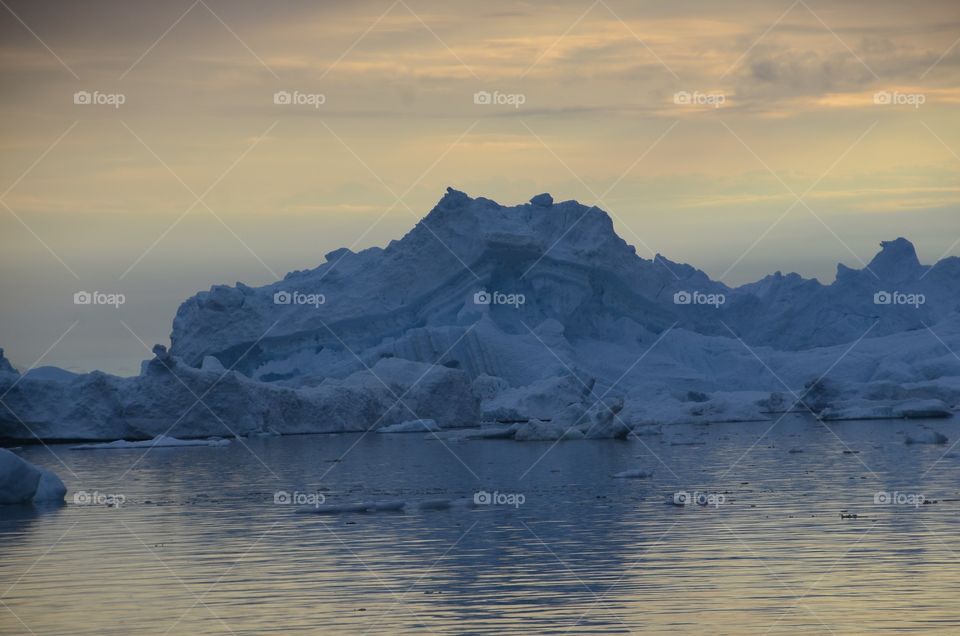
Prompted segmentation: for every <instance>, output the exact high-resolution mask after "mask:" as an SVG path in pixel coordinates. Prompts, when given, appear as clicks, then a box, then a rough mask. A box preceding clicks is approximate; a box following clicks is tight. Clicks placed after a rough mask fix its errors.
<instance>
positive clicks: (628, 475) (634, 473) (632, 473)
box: [613, 468, 653, 479]
mask: <svg viewBox="0 0 960 636" xmlns="http://www.w3.org/2000/svg"><path fill="white" fill-rule="evenodd" d="M613 477H615V478H616V479H648V478H650V477H653V473H651V472H647V471H645V470H640V469H639V468H632V469H630V470H624V471H622V472H619V473H617V474H615V475H613Z"/></svg>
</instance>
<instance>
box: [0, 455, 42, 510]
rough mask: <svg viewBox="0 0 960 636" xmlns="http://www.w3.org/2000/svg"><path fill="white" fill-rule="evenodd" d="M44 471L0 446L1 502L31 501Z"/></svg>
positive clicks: (20, 502) (18, 502) (17, 502)
mask: <svg viewBox="0 0 960 636" xmlns="http://www.w3.org/2000/svg"><path fill="white" fill-rule="evenodd" d="M41 475H42V473H41V472H40V469H39V468H37V467H36V466H34V465H33V464H31V463H30V462H28V461H26V460H24V459H22V458H20V457H18V456H17V455H15V454H13V453H11V452H10V451H8V450H6V449H4V448H0V504H22V503H29V502H30V500H31V499H33V496H34V494H35V493H36V492H37V485H38V484H39V483H40V477H41Z"/></svg>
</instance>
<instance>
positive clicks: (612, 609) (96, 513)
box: [0, 417, 960, 636]
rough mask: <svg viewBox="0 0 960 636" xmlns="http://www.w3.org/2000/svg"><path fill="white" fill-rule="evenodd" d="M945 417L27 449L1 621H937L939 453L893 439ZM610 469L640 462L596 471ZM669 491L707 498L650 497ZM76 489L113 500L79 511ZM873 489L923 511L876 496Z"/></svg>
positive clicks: (957, 507) (949, 624) (903, 624)
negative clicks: (402, 508) (583, 434)
mask: <svg viewBox="0 0 960 636" xmlns="http://www.w3.org/2000/svg"><path fill="white" fill-rule="evenodd" d="M957 424H958V422H957V420H956V419H954V420H949V421H942V420H941V421H930V422H927V423H925V424H924V423H905V422H900V421H894V422H890V421H887V422H849V423H835V424H832V425H831V428H832V429H833V431H834V432H835V433H836V435H834V433H831V432H830V431H829V430H827V429H826V428H825V427H824V426H823V425H822V424H819V423H817V422H815V421H811V420H809V419H805V418H801V417H790V418H787V419H785V420H783V421H782V422H780V423H779V424H778V425H777V426H776V427H775V428H774V429H773V430H772V431H770V432H769V434H768V435H767V436H766V437H764V438H763V439H762V440H760V441H759V442H758V438H760V436H761V434H763V433H764V431H766V430H767V428H768V427H769V426H770V423H756V424H723V425H712V426H690V427H675V428H671V429H665V432H664V433H663V434H661V435H654V436H649V437H647V436H645V437H642V438H641V440H631V441H607V440H602V441H581V442H561V443H559V444H555V445H554V444H553V443H552V442H544V443H539V442H536V443H531V442H527V443H517V442H512V441H498V440H483V441H480V440H478V441H462V442H446V443H445V444H444V443H441V442H438V441H432V440H428V439H425V438H424V436H423V435H420V434H413V435H389V436H388V435H375V434H370V435H366V436H361V435H334V436H330V435H314V436H301V437H285V438H268V439H253V440H244V443H243V444H241V443H238V442H236V441H235V442H233V443H232V444H230V446H228V447H225V448H181V449H154V450H151V451H150V452H149V453H147V454H145V455H144V453H143V451H142V450H127V451H86V452H84V451H70V450H68V448H67V447H65V446H52V447H50V449H51V450H52V451H53V452H54V453H56V457H55V456H54V455H53V454H51V452H50V450H47V449H44V448H43V447H39V446H38V447H30V448H26V449H25V450H24V451H23V452H22V455H23V456H24V457H26V458H27V459H29V460H30V461H33V462H35V463H37V464H40V465H43V466H47V467H50V468H52V469H54V470H56V471H57V473H58V474H60V475H61V476H62V477H63V478H64V481H65V482H66V483H67V486H68V488H69V489H70V493H69V494H68V496H67V499H68V503H67V504H66V505H64V506H58V507H52V508H46V509H36V510H34V509H23V508H21V507H9V506H8V507H4V508H0V601H2V605H0V633H2V634H8V633H10V634H19V633H25V634H30V633H35V634H38V635H40V634H43V635H45V634H64V635H67V634H69V635H71V636H75V635H80V634H122V635H128V634H191V635H193V634H261V633H278V634H293V633H304V634H364V633H368V634H395V633H417V634H422V633H438V634H489V633H497V634H513V633H515V634H531V633H570V634H591V633H631V632H633V633H645V634H649V633H698V634H703V633H707V634H768V633H769V634H797V633H812V634H819V633H826V634H829V633H835V634H847V633H872V634H876V633H884V632H901V633H915V632H922V631H929V632H933V633H960V600H958V599H960V564H958V555H960V514H958V512H960V457H958V456H957V455H955V454H954V453H953V452H948V451H949V447H950V445H949V444H948V445H947V446H929V445H912V446H908V445H905V444H904V442H903V440H904V434H905V433H913V434H916V433H917V432H918V431H920V430H921V429H922V427H924V426H929V427H931V428H934V429H936V430H938V431H941V432H943V433H944V434H946V435H947V436H948V437H949V438H950V443H951V444H952V443H953V442H954V441H955V440H957V439H958V437H960V426H957ZM841 440H842V441H841ZM244 444H245V445H244ZM791 450H792V451H794V452H790V451H791ZM797 451H800V452H797ZM845 451H846V452H845ZM945 453H946V454H947V455H946V457H944V454H945ZM57 457H59V458H60V459H62V461H63V462H64V463H65V464H66V466H64V465H63V464H61V463H60V462H59V461H58V460H57ZM938 460H939V461H938ZM68 468H69V470H68ZM633 468H641V469H645V470H650V471H652V472H653V476H652V477H651V478H649V479H614V478H612V477H611V475H612V474H614V473H617V472H620V471H623V470H627V469H633ZM71 471H72V472H71ZM479 490H485V491H488V492H491V493H492V492H494V491H496V492H498V493H500V494H501V495H504V494H519V495H522V499H523V503H522V505H506V504H505V505H485V506H478V507H476V508H469V507H458V508H454V509H451V510H412V511H409V512H380V513H366V514H339V515H331V516H326V515H304V514H296V513H295V510H296V508H297V506H295V505H284V504H276V503H274V497H275V493H276V492H277V491H286V492H289V493H293V492H299V493H303V494H314V493H321V494H323V495H324V497H325V503H324V504H322V505H327V506H329V505H337V504H341V503H353V502H359V501H370V500H405V501H408V502H411V503H416V502H422V501H425V500H433V499H438V498H456V497H468V498H470V499H471V500H472V499H473V495H474V493H475V492H476V491H479ZM680 490H683V491H688V492H691V493H692V492H694V491H697V490H699V491H702V492H709V493H711V494H713V495H715V496H714V500H715V501H720V500H721V499H722V504H719V505H716V506H703V507H701V506H695V505H694V506H688V507H675V506H672V505H668V504H666V503H665V499H666V498H671V497H672V495H673V493H674V492H676V491H680ZM78 491H84V492H87V493H94V492H96V493H99V494H100V495H112V494H116V495H122V496H123V498H124V501H123V503H122V505H120V506H119V507H116V506H113V507H111V506H108V505H95V504H94V505H78V504H75V503H74V502H73V496H74V493H76V492H78ZM878 491H886V492H890V493H891V495H893V493H894V492H896V493H899V494H900V496H901V500H902V501H906V497H907V496H910V495H923V496H924V497H925V498H926V499H928V500H936V501H937V503H933V504H925V505H919V506H914V505H909V504H907V503H901V504H891V505H877V504H875V503H874V498H875V494H876V493H877V492H878ZM719 495H722V497H720V496H719ZM91 497H92V495H91ZM841 514H856V515H858V516H857V517H856V518H841Z"/></svg>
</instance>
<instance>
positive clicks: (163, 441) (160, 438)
mask: <svg viewBox="0 0 960 636" xmlns="http://www.w3.org/2000/svg"><path fill="white" fill-rule="evenodd" d="M229 445H230V440H228V439H223V438H219V437H214V438H210V439H177V438H176V437H169V436H167V435H157V436H156V437H154V438H153V439H146V440H138V441H133V442H130V441H127V440H124V439H118V440H116V441H113V442H103V443H100V444H80V445H79V446H71V447H70V450H128V449H135V448H179V447H183V446H229Z"/></svg>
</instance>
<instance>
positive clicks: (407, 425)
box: [377, 420, 440, 433]
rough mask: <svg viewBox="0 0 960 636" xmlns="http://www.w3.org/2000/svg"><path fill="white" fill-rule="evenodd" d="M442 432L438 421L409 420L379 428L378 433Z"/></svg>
mask: <svg viewBox="0 0 960 636" xmlns="http://www.w3.org/2000/svg"><path fill="white" fill-rule="evenodd" d="M439 430H440V426H439V425H438V424H437V422H436V420H407V421H406V422H401V423H399V424H391V425H390V426H384V427H382V428H378V429H377V432H378V433H433V432H436V431H439Z"/></svg>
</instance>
